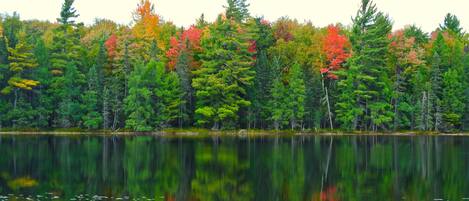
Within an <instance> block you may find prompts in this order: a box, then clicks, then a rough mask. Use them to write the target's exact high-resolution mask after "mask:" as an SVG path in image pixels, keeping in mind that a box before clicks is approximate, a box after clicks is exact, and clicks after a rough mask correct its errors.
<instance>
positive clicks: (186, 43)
mask: <svg viewBox="0 0 469 201" xmlns="http://www.w3.org/2000/svg"><path fill="white" fill-rule="evenodd" d="M201 37H202V30H201V29H199V28H197V27H195V26H191V27H189V29H187V30H184V31H183V32H182V33H180V34H179V36H178V37H174V36H173V37H171V39H170V49H169V50H168V51H167V52H166V56H167V57H168V59H169V62H168V68H169V69H170V70H173V69H174V68H175V66H176V62H177V60H178V57H179V55H180V54H181V52H182V51H189V52H192V53H194V52H198V51H200V50H201V47H200V39H201ZM191 60H192V61H193V63H192V65H191V66H197V64H196V63H194V62H195V61H194V60H193V59H191Z"/></svg>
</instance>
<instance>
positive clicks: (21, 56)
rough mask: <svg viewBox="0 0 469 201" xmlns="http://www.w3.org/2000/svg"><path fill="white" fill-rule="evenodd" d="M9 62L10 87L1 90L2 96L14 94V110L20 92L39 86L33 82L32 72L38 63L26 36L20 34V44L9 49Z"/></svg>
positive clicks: (36, 82)
mask: <svg viewBox="0 0 469 201" xmlns="http://www.w3.org/2000/svg"><path fill="white" fill-rule="evenodd" d="M8 53H9V56H8V61H9V70H10V73H9V74H10V75H11V77H10V78H9V79H8V86H7V87H5V88H3V89H2V90H1V93H2V94H10V93H12V92H13V94H14V99H13V110H15V109H16V103H17V101H18V98H19V94H18V93H19V90H21V89H23V90H29V91H30V90H32V88H33V87H35V86H37V85H39V82H38V81H36V80H32V79H30V78H28V77H31V75H30V72H31V70H32V69H34V68H36V67H37V65H38V64H37V61H36V59H35V58H34V54H33V52H32V47H31V46H30V45H29V44H27V42H26V35H25V33H24V32H20V33H19V36H18V43H17V44H16V46H15V47H14V48H11V47H9V48H8Z"/></svg>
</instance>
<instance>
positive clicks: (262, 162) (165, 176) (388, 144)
mask: <svg viewBox="0 0 469 201" xmlns="http://www.w3.org/2000/svg"><path fill="white" fill-rule="evenodd" d="M331 139H333V140H332V141H331ZM8 199H18V200H22V199H33V200H50V199H56V200H106V199H110V200H111V199H112V200H119V199H123V200H126V199H130V200H167V201H170V200H191V201H211V200H215V201H221V200H223V201H224V200H233V201H242V200H258V201H277V200H285V201H295V200H304V201H320V200H323V201H333V200H334V201H338V200H345V201H348V200H352V201H353V200H356V201H372V200H379V201H384V200H466V199H467V200H469V138H463V137H334V138H331V137H284V138H256V139H240V138H205V139H184V138H159V137H151V136H141V137H103V136H81V137H57V136H55V137H54V136H0V200H8Z"/></svg>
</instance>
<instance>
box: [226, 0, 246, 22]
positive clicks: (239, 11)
mask: <svg viewBox="0 0 469 201" xmlns="http://www.w3.org/2000/svg"><path fill="white" fill-rule="evenodd" d="M227 3H228V6H227V7H225V8H226V18H228V19H233V20H235V21H237V22H244V21H245V20H246V19H247V18H248V17H249V10H248V7H249V4H248V3H246V0H227Z"/></svg>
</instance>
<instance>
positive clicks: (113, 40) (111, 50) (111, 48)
mask: <svg viewBox="0 0 469 201" xmlns="http://www.w3.org/2000/svg"><path fill="white" fill-rule="evenodd" d="M104 45H105V46H106V49H107V54H108V57H109V59H114V57H116V48H117V36H116V35H115V34H112V35H111V36H110V37H109V38H108V39H107V40H106V42H105V43H104Z"/></svg>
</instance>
